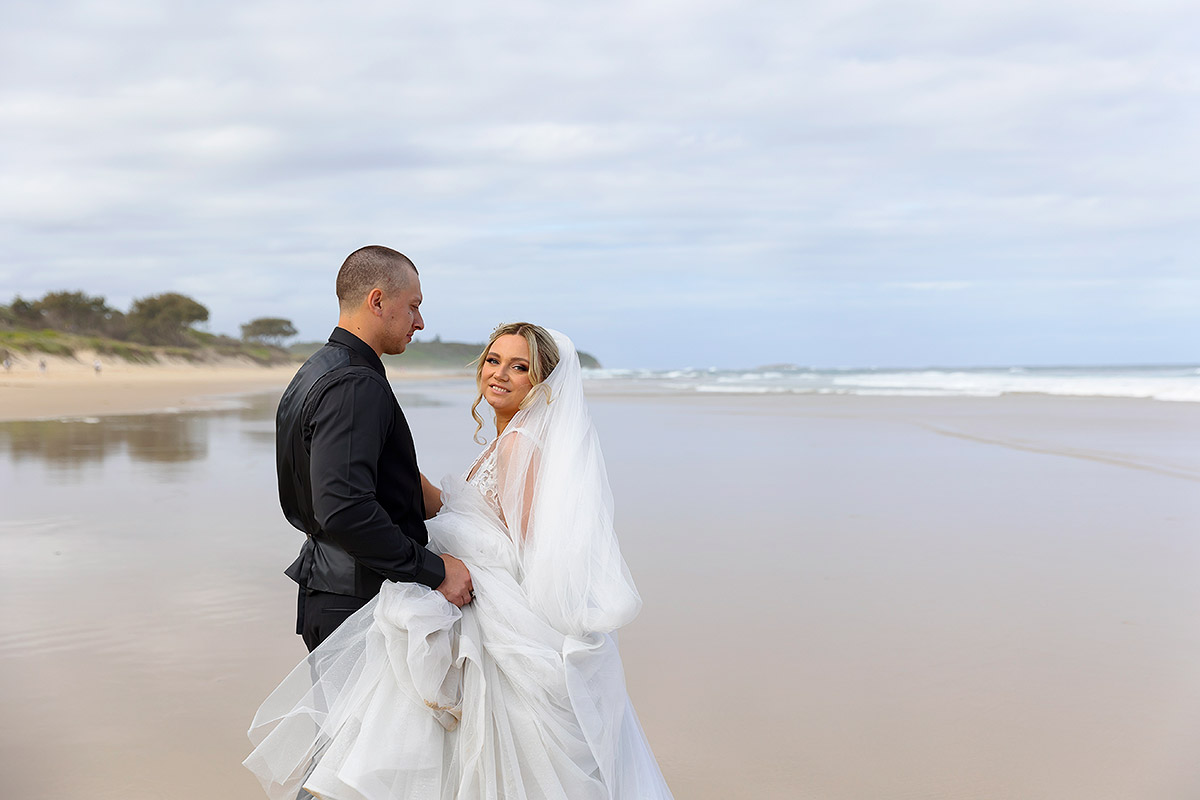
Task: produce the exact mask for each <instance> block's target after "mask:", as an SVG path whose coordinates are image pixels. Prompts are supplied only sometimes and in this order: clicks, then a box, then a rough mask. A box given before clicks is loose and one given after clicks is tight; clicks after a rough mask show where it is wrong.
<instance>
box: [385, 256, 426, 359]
mask: <svg viewBox="0 0 1200 800" xmlns="http://www.w3.org/2000/svg"><path fill="white" fill-rule="evenodd" d="M421 299H422V298H421V279H420V278H419V277H418V276H417V274H416V273H414V272H410V273H409V274H408V281H407V283H405V284H404V285H403V286H401V288H399V289H396V290H393V291H391V292H389V293H388V294H387V295H385V296H384V299H383V329H384V336H383V352H385V353H390V354H392V355H395V354H397V353H403V352H404V348H406V347H408V343H409V342H411V341H412V337H413V334H414V333H416V332H417V331H419V330H421V329H422V328H424V327H425V320H424V319H422V318H421Z"/></svg>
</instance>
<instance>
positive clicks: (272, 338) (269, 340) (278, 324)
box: [242, 317, 296, 347]
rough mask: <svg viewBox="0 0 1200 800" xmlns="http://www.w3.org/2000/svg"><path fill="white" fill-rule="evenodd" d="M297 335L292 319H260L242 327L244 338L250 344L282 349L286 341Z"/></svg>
mask: <svg viewBox="0 0 1200 800" xmlns="http://www.w3.org/2000/svg"><path fill="white" fill-rule="evenodd" d="M295 335H296V326H295V325H293V324H292V321H291V320H290V319H281V318H279V317H259V318H258V319H252V320H250V321H249V322H247V323H246V324H245V325H243V326H242V338H243V339H245V340H246V341H248V342H261V343H262V344H273V345H275V346H276V347H282V346H283V341H284V339H290V338H292V337H293V336H295Z"/></svg>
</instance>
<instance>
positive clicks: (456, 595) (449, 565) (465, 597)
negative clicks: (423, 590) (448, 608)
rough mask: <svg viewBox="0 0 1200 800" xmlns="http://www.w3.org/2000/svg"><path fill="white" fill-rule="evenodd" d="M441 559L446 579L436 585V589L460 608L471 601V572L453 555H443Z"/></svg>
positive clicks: (472, 590) (472, 591) (472, 592)
mask: <svg viewBox="0 0 1200 800" xmlns="http://www.w3.org/2000/svg"><path fill="white" fill-rule="evenodd" d="M442 561H443V562H444V563H445V565H446V580H444V581H442V585H441V586H439V587H437V590H438V591H439V592H441V593H442V595H443V596H444V597H445V598H446V599H447V600H449V601H450V602H451V603H454V605H456V606H458V607H459V608H462V607H463V606H465V605H466V604H467V603H469V602H471V598H472V597H473V596H474V589H473V588H472V586H471V572H470V570H468V569H467V565H466V564H464V563H463V562H461V561H459V560H458V559H457V558H455V557H454V556H450V555H443V556H442Z"/></svg>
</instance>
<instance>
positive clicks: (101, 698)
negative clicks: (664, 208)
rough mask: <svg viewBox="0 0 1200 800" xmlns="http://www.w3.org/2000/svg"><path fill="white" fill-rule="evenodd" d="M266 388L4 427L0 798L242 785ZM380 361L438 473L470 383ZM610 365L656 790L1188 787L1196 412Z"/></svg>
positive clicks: (263, 544)
mask: <svg viewBox="0 0 1200 800" xmlns="http://www.w3.org/2000/svg"><path fill="white" fill-rule="evenodd" d="M84 377H86V378H87V379H88V380H93V381H96V382H101V381H107V380H108V379H109V378H110V377H113V378H116V375H115V372H114V374H113V375H112V376H110V375H108V374H104V375H103V376H102V377H100V378H98V379H97V378H95V376H92V375H85V376H80V377H79V380H80V381H81V382H82V381H83V378H84ZM84 385H90V384H84ZM281 386H282V380H281V381H280V383H278V384H276V385H275V386H274V387H273V388H272V391H271V392H266V393H263V394H260V395H257V396H254V397H248V398H244V399H243V400H242V401H241V402H239V403H238V404H236V405H221V406H219V407H216V408H210V409H209V410H204V411H185V412H184V413H172V414H125V415H121V416H106V417H92V418H91V419H88V420H81V419H75V420H66V421H54V420H49V421H28V420H27V421H21V422H8V423H0V486H3V492H4V509H5V513H4V516H3V519H2V521H0V536H2V537H3V541H4V544H5V558H4V559H3V561H2V562H0V600H2V602H3V607H4V608H5V610H6V615H5V619H4V621H3V622H2V623H0V699H2V702H3V705H4V708H5V710H6V716H7V719H6V725H5V726H4V728H3V729H2V730H0V770H2V771H3V773H4V775H5V776H6V784H7V788H8V790H9V792H10V793H11V794H13V795H14V796H22V797H24V796H30V797H39V798H47V799H48V800H55V799H57V798H62V800H67V799H68V798H72V799H73V798H78V797H81V796H87V797H96V798H109V797H111V798H114V799H115V798H122V800H128V799H129V798H147V799H149V798H156V799H157V798H164V797H170V798H173V799H174V798H183V799H185V800H186V799H187V798H197V800H198V799H199V798H202V797H203V798H206V797H212V796H221V797H229V798H246V800H251V799H252V798H255V797H260V796H261V793H260V790H259V789H258V787H257V785H256V784H255V782H254V780H253V778H252V777H251V776H250V775H249V774H248V773H246V772H245V771H244V770H243V769H242V768H241V766H240V760H241V759H242V758H243V757H244V756H245V754H246V752H247V751H248V749H249V745H248V742H247V740H246V738H245V733H244V732H245V728H246V726H247V724H248V722H249V719H250V717H251V715H252V714H253V711H254V709H255V708H256V707H257V705H258V703H259V702H261V700H262V699H263V697H264V696H265V695H266V694H267V693H268V692H269V691H270V690H271V688H273V687H274V686H275V684H276V683H277V682H278V681H279V680H280V679H281V678H282V677H283V675H285V674H286V673H287V671H288V670H289V669H290V668H291V667H292V666H293V665H294V664H295V663H296V662H297V661H298V660H299V659H300V658H301V657H302V655H303V647H302V645H301V644H300V641H299V638H298V637H296V636H295V635H294V634H293V633H292V631H291V625H292V621H293V619H294V612H295V594H294V591H295V590H294V586H293V585H292V584H291V583H290V582H289V581H288V580H287V578H285V577H284V576H283V575H282V570H283V568H284V567H285V566H286V565H287V563H289V561H290V560H291V558H292V557H293V556H294V554H295V551H296V550H297V548H298V547H299V534H298V533H297V532H296V531H294V530H292V529H291V528H289V527H288V525H287V524H286V522H285V521H284V520H283V519H282V517H281V515H280V513H279V510H278V506H277V503H276V500H275V495H274V480H275V476H274V471H273V466H272V464H273V450H272V441H273V425H272V421H271V414H272V412H273V409H274V403H275V399H276V397H277V394H278V389H279V388H280V387H281ZM396 386H397V392H398V395H399V396H400V399H401V402H402V404H403V405H404V407H405V411H406V414H407V415H408V417H409V420H410V423H411V425H412V427H413V430H414V435H415V436H416V439H417V448H418V453H419V456H420V459H421V463H422V468H423V470H424V471H425V472H426V473H427V474H429V475H431V476H440V475H443V474H445V473H447V472H458V471H460V470H461V469H463V467H464V466H465V465H466V464H467V463H469V461H470V459H471V457H472V456H473V455H474V453H475V452H476V446H475V445H474V444H473V443H472V442H471V440H470V435H471V433H472V431H473V429H474V425H473V423H471V422H470V418H469V416H468V413H467V406H468V405H469V402H470V399H471V391H470V383H469V381H463V380H461V379H438V380H414V381H411V382H409V381H403V382H398V383H397V384H396ZM8 388H9V387H7V386H6V387H5V391H7V390H8ZM207 388H208V385H207V384H204V383H203V382H198V383H190V384H187V385H186V386H184V385H183V384H180V385H178V386H176V387H175V389H174V391H176V392H177V393H179V392H180V391H182V394H181V395H180V396H182V397H185V398H187V397H200V396H205V395H209V394H211V392H209V391H208V390H207ZM627 388H628V387H624V386H622V385H620V384H619V383H605V384H604V385H595V386H592V387H590V388H589V393H590V394H591V396H592V410H593V414H594V416H595V419H596V424H597V427H598V429H599V431H600V435H601V440H602V442H603V444H604V448H605V455H606V457H607V460H608V467H609V473H610V478H611V480H612V486H613V492H614V496H615V498H616V505H617V523H618V529H619V532H620V535H621V538H622V546H623V548H624V550H625V554H626V557H627V559H628V561H629V563H630V567H631V569H632V571H633V573H634V575H635V577H636V579H637V581H638V584H639V588H640V589H641V591H642V594H643V597H644V600H645V608H644V611H643V613H642V615H641V616H640V617H639V619H638V620H636V621H635V622H634V623H633V624H632V625H631V626H629V627H628V628H627V629H625V630H624V631H622V633H621V649H622V654H623V657H624V660H625V667H626V674H627V681H628V685H629V689H630V693H631V695H632V696H633V698H634V701H635V704H636V706H637V709H638V713H639V715H640V717H641V720H642V723H643V725H644V726H645V728H646V730H647V734H648V736H649V739H650V742H651V744H652V746H653V747H654V750H655V753H656V755H657V756H658V758H659V760H660V763H661V764H662V767H663V771H664V773H665V774H666V776H667V778H668V781H669V782H670V784H671V786H672V788H673V790H674V792H675V794H676V796H677V797H678V798H680V799H681V800H683V798H688V799H689V800H690V799H692V798H695V799H698V800H717V799H718V798H720V799H721V800H724V799H725V798H731V797H756V798H779V799H780V800H785V799H787V800H792V799H793V798H813V800H816V799H817V798H823V799H826V798H846V800H860V799H861V800H877V799H878V798H888V797H913V798H917V797H920V798H944V799H945V800H962V799H963V798H968V799H969V798H989V799H993V798H1012V800H1038V799H1039V798H1045V800H1061V798H1066V797H1087V798H1089V800H1106V799H1111V800H1127V798H1131V797H1137V798H1139V800H1160V799H1161V800H1176V798H1178V799H1179V800H1183V798H1191V797H1195V796H1196V795H1197V793H1200V768H1197V767H1196V760H1195V753H1196V752H1200V722H1198V720H1200V622H1197V620H1200V582H1197V581H1196V579H1195V576H1196V575H1197V574H1198V573H1200V540H1198V539H1197V537H1196V536H1195V531H1196V530H1197V529H1200V494H1198V492H1197V488H1198V487H1197V484H1198V483H1200V405H1197V404H1192V403H1163V402H1155V401H1139V400H1102V399H1095V398H1049V397H1041V396H1006V397H1000V398H889V397H823V396H715V395H711V396H699V395H686V396H681V395H668V394H649V395H647V394H638V393H636V392H631V391H627ZM14 391H17V390H14ZM29 391H36V390H34V389H31V390H29ZM193 391H199V394H196V395H190V394H188V393H189V392H193ZM192 402H199V401H197V400H192ZM71 413H72V415H73V416H74V415H76V414H78V415H80V416H91V415H94V414H96V413H97V409H96V407H95V406H93V407H90V408H87V407H83V406H81V407H79V409H78V411H77V412H71ZM39 416H44V414H43V415H39Z"/></svg>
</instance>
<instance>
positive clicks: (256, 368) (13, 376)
mask: <svg viewBox="0 0 1200 800" xmlns="http://www.w3.org/2000/svg"><path fill="white" fill-rule="evenodd" d="M94 359H95V356H93V355H92V354H90V353H81V354H80V356H79V358H77V359H71V358H55V357H46V358H45V359H42V360H45V361H46V369H45V371H42V370H39V369H38V367H37V362H38V360H39V359H37V358H32V357H27V358H23V359H21V360H20V361H18V362H17V363H16V364H14V366H13V368H12V370H11V371H9V372H0V422H7V421H13V420H36V419H55V418H59V417H95V416H104V415H109V414H135V413H142V412H149V411H174V412H178V411H198V410H204V409H210V408H214V407H217V406H220V405H221V404H222V403H223V402H227V401H228V398H229V397H230V396H232V395H240V394H246V393H251V392H264V391H269V390H271V389H274V388H276V387H278V388H279V389H282V388H283V387H285V386H287V383H288V381H290V380H291V379H292V376H293V375H295V374H296V369H297V368H298V367H299V364H284V365H281V366H269V367H264V366H260V365H258V364H254V363H252V362H248V361H239V360H235V359H226V360H224V361H221V362H219V363H214V364H188V363H185V362H178V363H172V364H158V365H153V366H145V365H140V364H130V363H129V362H126V361H123V360H121V359H110V358H103V359H100V370H99V371H97V370H96V369H95V367H94V365H93V361H94ZM388 374H389V377H390V378H392V379H393V380H398V379H402V380H415V379H422V378H429V377H435V376H439V375H442V374H443V373H441V372H436V371H430V370H425V371H406V370H392V371H389V373H388ZM449 374H457V373H449Z"/></svg>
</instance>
